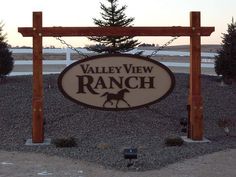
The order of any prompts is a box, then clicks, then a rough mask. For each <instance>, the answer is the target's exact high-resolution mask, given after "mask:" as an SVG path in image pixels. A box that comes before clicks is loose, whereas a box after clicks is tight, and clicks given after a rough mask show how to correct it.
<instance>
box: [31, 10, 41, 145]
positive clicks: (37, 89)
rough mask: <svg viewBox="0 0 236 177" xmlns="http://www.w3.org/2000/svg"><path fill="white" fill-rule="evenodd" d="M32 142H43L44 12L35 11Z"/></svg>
mask: <svg viewBox="0 0 236 177" xmlns="http://www.w3.org/2000/svg"><path fill="white" fill-rule="evenodd" d="M32 101H33V104H32V106H33V108H32V109H33V110H32V111H33V113H32V115H33V122H32V124H33V125H32V142H33V143H43V141H44V128H43V76H42V12H34V13H33V100H32Z"/></svg>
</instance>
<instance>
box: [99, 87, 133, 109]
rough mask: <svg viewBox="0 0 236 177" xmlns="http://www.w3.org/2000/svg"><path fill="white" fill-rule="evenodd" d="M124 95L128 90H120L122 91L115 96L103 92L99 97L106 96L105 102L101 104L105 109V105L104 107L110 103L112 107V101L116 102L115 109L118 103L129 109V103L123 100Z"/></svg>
mask: <svg viewBox="0 0 236 177" xmlns="http://www.w3.org/2000/svg"><path fill="white" fill-rule="evenodd" d="M125 93H129V90H128V89H122V90H120V91H119V92H118V93H116V94H113V93H109V92H105V93H104V94H102V95H101V97H103V96H106V97H107V99H106V100H105V102H104V103H103V107H105V105H106V104H107V103H108V102H109V103H111V105H113V102H112V100H115V101H117V102H116V108H118V103H119V101H123V102H125V103H126V104H127V105H128V106H129V107H130V105H129V103H128V102H127V101H126V100H125V99H124V95H125Z"/></svg>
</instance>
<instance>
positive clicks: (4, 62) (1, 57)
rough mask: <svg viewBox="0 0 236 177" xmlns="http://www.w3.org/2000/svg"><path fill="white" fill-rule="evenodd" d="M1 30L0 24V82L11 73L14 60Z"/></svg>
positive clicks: (0, 25) (1, 25)
mask: <svg viewBox="0 0 236 177" xmlns="http://www.w3.org/2000/svg"><path fill="white" fill-rule="evenodd" d="M2 28H3V24H2V23H0V81H1V80H3V78H4V77H5V76H6V75H8V74H9V73H10V72H11V71H12V69H13V65H14V59H13V57H12V53H11V52H10V51H9V45H8V44H7V42H6V41H5V40H6V35H5V34H3V32H2Z"/></svg>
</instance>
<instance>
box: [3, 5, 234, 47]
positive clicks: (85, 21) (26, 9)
mask: <svg viewBox="0 0 236 177" xmlns="http://www.w3.org/2000/svg"><path fill="white" fill-rule="evenodd" d="M100 2H102V3H104V4H107V0H66V1H65V0H7V1H2V2H1V10H0V21H2V22H3V23H4V24H5V26H4V28H3V31H4V32H5V33H7V40H8V43H9V44H10V45H12V46H32V38H31V37H23V36H22V35H21V34H20V33H18V31H17V28H18V27H32V12H33V11H42V12H43V26H44V27H52V26H71V27H79V26H80V27H82V26H95V25H94V23H93V18H100V17H101V16H100V12H101V10H100ZM13 4H14V5H13ZM118 4H119V5H120V6H122V5H127V9H126V11H125V13H126V15H127V16H128V17H134V18H135V20H134V22H133V26H189V24H190V19H189V14H190V11H200V12H201V25H202V26H214V27H215V32H213V33H212V35H211V36H210V37H202V39H201V41H202V44H220V43H221V41H222V38H221V37H222V33H226V30H227V24H229V23H231V21H232V17H234V18H236V10H235V7H236V0H145V1H142V0H119V1H118ZM171 38H172V37H137V39H138V40H139V42H141V43H151V44H152V43H153V44H159V45H162V44H164V43H166V42H167V41H168V40H170V39H171ZM63 39H64V40H66V41H67V42H68V43H70V44H72V45H73V46H74V47H84V46H86V45H90V44H92V42H91V41H89V40H88V39H87V38H86V37H64V38H63ZM182 44H189V37H180V38H178V39H177V40H176V41H174V42H173V43H172V45H182ZM51 45H54V46H56V47H66V46H64V45H62V44H61V43H60V42H59V41H57V40H56V39H55V38H53V37H47V38H43V46H44V47H49V46H51Z"/></svg>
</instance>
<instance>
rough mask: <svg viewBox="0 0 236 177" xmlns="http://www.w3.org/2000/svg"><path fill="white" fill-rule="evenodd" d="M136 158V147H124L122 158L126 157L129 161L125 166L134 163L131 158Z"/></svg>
mask: <svg viewBox="0 0 236 177" xmlns="http://www.w3.org/2000/svg"><path fill="white" fill-rule="evenodd" d="M137 158H138V149H137V148H126V149H124V159H128V160H129V162H128V164H127V167H130V166H132V165H133V164H134V163H133V162H132V160H133V159H137Z"/></svg>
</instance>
